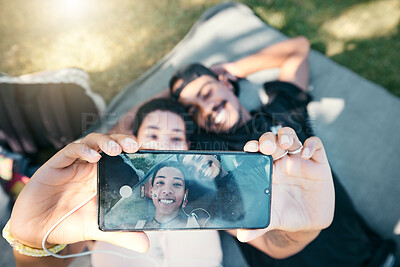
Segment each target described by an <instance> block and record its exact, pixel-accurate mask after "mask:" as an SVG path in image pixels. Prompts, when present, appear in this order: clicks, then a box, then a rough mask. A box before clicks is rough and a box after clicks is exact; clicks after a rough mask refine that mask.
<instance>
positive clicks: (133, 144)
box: [124, 137, 138, 150]
mask: <svg viewBox="0 0 400 267" xmlns="http://www.w3.org/2000/svg"><path fill="white" fill-rule="evenodd" d="M124 143H125V145H126V147H127V148H129V149H131V150H134V149H136V148H137V147H138V144H137V142H136V141H135V140H134V139H132V138H130V137H127V138H125V139H124Z"/></svg>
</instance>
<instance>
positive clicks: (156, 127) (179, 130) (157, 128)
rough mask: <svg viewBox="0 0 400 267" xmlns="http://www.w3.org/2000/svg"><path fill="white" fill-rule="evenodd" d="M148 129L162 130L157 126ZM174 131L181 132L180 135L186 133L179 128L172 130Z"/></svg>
mask: <svg viewBox="0 0 400 267" xmlns="http://www.w3.org/2000/svg"><path fill="white" fill-rule="evenodd" d="M147 129H154V130H160V127H158V126H155V125H150V126H148V127H147ZM172 131H174V132H180V133H184V132H185V131H184V130H182V129H179V128H176V129H172Z"/></svg>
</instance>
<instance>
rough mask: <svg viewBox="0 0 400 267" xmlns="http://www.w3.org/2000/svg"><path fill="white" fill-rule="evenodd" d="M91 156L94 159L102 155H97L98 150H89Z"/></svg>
mask: <svg viewBox="0 0 400 267" xmlns="http://www.w3.org/2000/svg"><path fill="white" fill-rule="evenodd" d="M89 154H90V155H91V156H93V157H98V156H100V154H99V153H97V151H96V150H93V149H90V150H89Z"/></svg>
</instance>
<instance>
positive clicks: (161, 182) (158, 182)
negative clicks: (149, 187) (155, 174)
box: [156, 181, 164, 185]
mask: <svg viewBox="0 0 400 267" xmlns="http://www.w3.org/2000/svg"><path fill="white" fill-rule="evenodd" d="M163 184H164V181H157V182H156V185H163Z"/></svg>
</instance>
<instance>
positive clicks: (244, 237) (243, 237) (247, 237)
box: [236, 229, 267, 243]
mask: <svg viewBox="0 0 400 267" xmlns="http://www.w3.org/2000/svg"><path fill="white" fill-rule="evenodd" d="M266 232H267V229H259V230H245V229H238V230H237V233H236V238H237V239H238V240H239V241H240V242H243V243H245V242H249V241H252V240H254V239H256V238H258V237H260V236H262V235H263V234H265V233H266Z"/></svg>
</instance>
